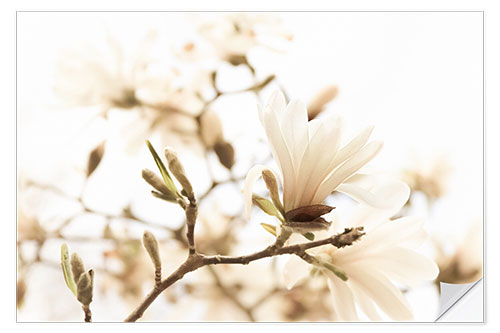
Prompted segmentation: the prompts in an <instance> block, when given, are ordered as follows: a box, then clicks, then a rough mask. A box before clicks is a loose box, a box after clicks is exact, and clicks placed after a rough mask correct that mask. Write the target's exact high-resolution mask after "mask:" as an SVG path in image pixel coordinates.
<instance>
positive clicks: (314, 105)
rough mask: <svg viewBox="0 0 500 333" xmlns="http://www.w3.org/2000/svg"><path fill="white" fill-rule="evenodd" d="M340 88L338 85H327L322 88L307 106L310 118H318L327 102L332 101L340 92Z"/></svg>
mask: <svg viewBox="0 0 500 333" xmlns="http://www.w3.org/2000/svg"><path fill="white" fill-rule="evenodd" d="M338 92H339V89H338V88H337V87H336V86H332V85H330V86H327V87H325V88H323V89H321V90H320V91H319V92H318V93H317V94H316V96H314V97H313V99H312V100H311V103H309V105H308V107H307V115H308V117H309V120H312V119H314V118H316V117H317V116H318V115H319V114H320V113H321V111H323V109H324V107H325V105H326V104H328V103H329V102H330V101H332V100H333V99H334V98H335V97H336V96H337V94H338Z"/></svg>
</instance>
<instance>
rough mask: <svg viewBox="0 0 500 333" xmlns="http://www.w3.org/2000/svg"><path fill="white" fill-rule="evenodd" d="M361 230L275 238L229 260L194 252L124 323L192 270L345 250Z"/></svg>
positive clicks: (133, 318)
mask: <svg viewBox="0 0 500 333" xmlns="http://www.w3.org/2000/svg"><path fill="white" fill-rule="evenodd" d="M363 235H364V233H363V227H357V228H351V229H345V230H344V232H343V233H341V234H337V235H334V236H331V237H328V238H326V239H323V240H319V241H315V242H309V243H302V244H296V245H290V246H282V247H281V246H280V242H281V241H280V240H279V238H280V237H278V238H277V241H276V242H275V243H274V244H273V245H270V246H268V247H267V248H265V249H264V250H262V251H259V252H255V253H253V254H249V255H246V256H238V257H230V256H220V255H215V256H205V255H202V254H198V253H194V254H190V255H189V256H188V258H187V259H186V261H185V262H184V263H183V264H182V265H181V266H179V268H178V269H177V270H176V271H175V272H173V273H172V274H171V275H170V276H169V277H167V278H166V279H165V280H163V281H162V282H161V284H160V286H159V287H158V288H154V289H153V290H152V291H151V292H150V293H149V294H148V295H147V296H146V298H145V299H144V300H143V301H142V303H141V304H140V305H139V306H138V307H137V308H136V309H135V310H134V311H132V313H131V314H130V315H129V316H128V317H127V318H126V319H125V321H127V322H133V321H136V320H137V319H139V318H141V317H142V315H143V314H144V311H146V309H147V308H148V307H149V306H150V305H151V303H153V301H154V300H155V299H156V298H157V297H158V296H159V295H160V294H161V293H162V292H163V291H164V290H165V289H167V288H168V287H170V286H171V285H172V284H174V283H175V282H177V281H179V280H180V279H182V278H183V277H184V275H185V274H187V273H189V272H192V271H195V270H197V269H198V268H200V267H203V266H207V265H217V264H241V265H247V264H249V263H250V262H252V261H255V260H259V259H262V258H269V257H273V256H275V255H282V254H294V255H298V256H300V257H303V256H305V255H307V254H306V252H305V251H306V250H308V249H311V248H314V247H318V246H323V245H327V244H331V245H333V246H335V247H344V246H347V245H351V244H352V243H353V242H354V241H356V240H358V239H359V238H360V237H361V236H363Z"/></svg>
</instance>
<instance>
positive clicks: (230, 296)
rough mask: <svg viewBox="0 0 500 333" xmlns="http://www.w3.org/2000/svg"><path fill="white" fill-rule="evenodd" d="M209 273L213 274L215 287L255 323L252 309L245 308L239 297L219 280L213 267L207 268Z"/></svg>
mask: <svg viewBox="0 0 500 333" xmlns="http://www.w3.org/2000/svg"><path fill="white" fill-rule="evenodd" d="M207 269H208V271H209V272H210V273H211V274H212V276H213V278H214V280H215V285H216V286H217V287H218V288H219V289H220V290H221V292H222V293H223V294H224V296H226V298H227V299H229V300H230V301H231V302H233V303H234V305H236V306H237V307H238V308H239V309H240V310H241V311H242V312H243V313H245V315H246V316H247V317H248V319H249V320H250V321H253V322H255V317H254V315H253V313H252V309H250V308H249V307H247V306H245V305H244V304H243V303H241V301H240V300H239V299H238V297H237V296H236V295H235V294H233V293H232V292H231V290H229V289H228V288H227V287H226V286H225V285H224V284H223V283H222V281H221V279H220V278H219V275H218V274H217V272H216V271H215V269H214V268H213V267H211V266H207Z"/></svg>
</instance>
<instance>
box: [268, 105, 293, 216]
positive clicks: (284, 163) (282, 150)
mask: <svg viewBox="0 0 500 333" xmlns="http://www.w3.org/2000/svg"><path fill="white" fill-rule="evenodd" d="M264 128H265V130H266V133H267V138H268V140H269V144H270V145H271V151H272V152H273V156H274V158H275V160H276V161H277V162H278V165H279V167H280V169H281V173H282V174H283V189H284V190H283V192H284V195H283V201H284V205H285V209H286V207H287V202H289V200H290V199H289V198H290V197H291V195H293V193H294V189H295V175H294V173H293V163H292V159H291V155H290V152H289V151H288V147H287V145H286V142H285V140H284V138H283V135H282V133H281V129H280V125H279V123H278V119H277V113H276V112H272V111H271V112H264ZM288 204H289V203H288Z"/></svg>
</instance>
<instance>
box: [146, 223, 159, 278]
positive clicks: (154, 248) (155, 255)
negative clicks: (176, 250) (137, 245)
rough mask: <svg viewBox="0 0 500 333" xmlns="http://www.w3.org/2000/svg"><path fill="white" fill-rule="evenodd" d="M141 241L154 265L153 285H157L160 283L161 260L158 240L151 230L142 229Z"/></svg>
mask: <svg viewBox="0 0 500 333" xmlns="http://www.w3.org/2000/svg"><path fill="white" fill-rule="evenodd" d="M142 243H143V244H144V248H145V249H146V251H147V252H148V254H149V257H150V258H151V261H152V262H153V265H154V266H155V285H156V286H158V285H159V284H160V283H161V260H160V251H159V250H158V241H157V240H156V237H155V236H154V235H153V234H152V233H151V232H149V231H144V234H143V235H142Z"/></svg>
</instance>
